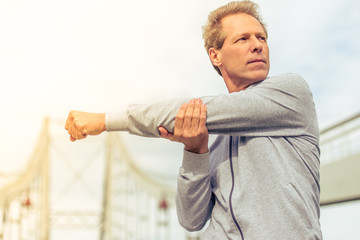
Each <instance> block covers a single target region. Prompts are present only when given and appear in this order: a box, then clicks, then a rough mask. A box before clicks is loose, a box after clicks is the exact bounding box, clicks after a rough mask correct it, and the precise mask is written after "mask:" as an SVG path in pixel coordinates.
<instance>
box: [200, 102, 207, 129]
mask: <svg viewBox="0 0 360 240" xmlns="http://www.w3.org/2000/svg"><path fill="white" fill-rule="evenodd" d="M206 112H207V108H206V105H205V104H202V105H201V113H200V122H199V126H200V127H206Z"/></svg>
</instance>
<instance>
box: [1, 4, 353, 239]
mask: <svg viewBox="0 0 360 240" xmlns="http://www.w3.org/2000/svg"><path fill="white" fill-rule="evenodd" d="M256 2H257V3H258V4H259V6H260V12H261V14H262V15H263V18H264V21H265V22H266V23H267V25H268V32H269V40H268V44H269V47H270V62H271V69H270V75H272V76H274V75H278V74H282V73H285V72H294V73H297V74H300V75H302V76H303V77H304V78H305V79H306V81H307V82H308V84H309V86H310V88H311V90H312V92H313V96H314V102H315V105H316V108H317V113H318V119H319V125H320V128H325V127H327V126H329V125H331V124H333V123H336V122H337V121H339V120H342V119H344V118H347V117H349V116H351V115H353V114H355V113H357V112H359V111H360V104H359V103H360V95H359V94H358V92H359V89H360V81H359V80H358V74H357V70H358V69H359V66H360V41H359V39H360V28H359V25H360V15H359V14H358V9H359V7H360V2H358V1H356V0H343V1H335V0H328V1H325V0H319V1H312V0H303V1H292V0H291V1H289V0H272V1H271V0H267V1H266V0H258V1H256ZM225 3H227V1H220V0H219V1H215V0H196V1H194V0H183V1H174V0H154V1H145V0H139V1H121V0H117V1H116V0H27V1H25V0H1V1H0V33H1V37H0V109H1V118H0V126H2V131H1V133H2V137H1V138H0V156H1V158H0V164H1V166H2V167H1V168H0V171H12V170H16V169H19V168H21V167H22V166H23V165H24V164H25V162H26V161H27V159H28V158H29V157H30V154H31V152H32V150H33V147H34V146H35V143H36V140H37V137H38V135H39V133H40V129H41V126H42V122H43V119H44V117H46V116H48V117H50V118H51V121H52V122H53V123H54V124H56V125H57V126H58V127H59V128H62V127H63V125H64V122H65V119H66V117H67V114H68V112H69V111H70V110H73V109H76V110H82V111H90V112H110V111H116V110H117V109H121V108H124V107H126V106H127V105H128V104H129V103H134V102H136V103H137V102H140V103H141V102H149V101H157V100H160V99H169V98H174V97H175V98H176V97H180V96H190V97H196V96H204V95H216V94H220V93H224V92H226V88H225V85H224V83H223V81H222V79H221V78H220V77H219V76H218V75H217V73H216V72H215V70H214V69H213V68H212V66H211V64H210V61H209V59H208V57H207V54H206V52H205V50H204V48H203V42H202V37H201V33H202V31H201V26H203V25H204V23H205V21H206V18H207V15H208V13H209V12H210V11H212V10H213V9H215V8H217V7H219V6H221V5H223V4H225ZM60 137H61V138H64V141H66V140H65V138H67V136H66V134H63V135H61V136H60ZM127 140H128V143H129V144H130V145H131V146H130V147H129V149H130V150H131V151H132V153H133V154H134V156H135V158H136V159H137V161H139V162H138V164H139V165H141V166H142V167H143V168H144V169H147V170H148V171H149V172H156V171H157V169H155V168H154V164H153V162H154V161H160V162H162V163H163V164H165V165H164V166H165V168H166V169H168V170H167V171H165V172H164V173H163V174H165V175H166V174H170V175H173V174H175V173H176V171H177V168H178V166H179V164H180V160H178V159H177V160H174V161H168V160H167V159H168V158H169V157H174V156H175V155H176V156H177V155H179V153H180V152H181V149H180V148H179V147H178V146H177V147H175V146H173V145H171V144H169V143H165V142H164V141H163V140H153V139H151V140H148V139H139V138H133V137H127ZM135 146H136V147H135ZM139 146H140V147H141V148H142V149H144V151H142V152H141V153H140V152H139V151H136V150H137V148H138V147H139ZM143 158H146V161H144V160H143ZM356 206H357V210H359V207H358V204H357V205H356V204H355V205H352V208H351V209H354V208H355V207H356ZM327 209H330V207H329V208H327ZM337 209H342V208H340V207H338V208H337ZM326 211H328V212H331V211H330V210H326V209H325V210H324V212H326ZM334 211H335V210H334ZM339 211H341V210H339ZM344 211H345V210H343V211H341V212H344ZM349 212H350V213H349V214H354V211H351V210H350V211H349ZM358 212H360V211H358ZM327 215H331V214H330V213H329V214H325V216H327ZM359 215H360V214H357V216H356V217H357V219H359ZM330 218H331V217H330ZM329 222H330V223H329V226H330V227H328V229H329V230H327V231H329V232H330V233H331V231H339V230H338V228H336V230H334V227H332V225H331V224H335V223H331V221H329ZM345 225H346V224H345V223H343V224H342V226H341V229H343V230H344V232H351V231H347V228H346V226H345ZM351 234H352V235H351V236H349V237H348V238H346V239H360V232H359V230H358V231H357V232H355V233H351ZM330 235H336V234H329V235H328V237H327V239H339V238H336V237H333V238H331V236H330Z"/></svg>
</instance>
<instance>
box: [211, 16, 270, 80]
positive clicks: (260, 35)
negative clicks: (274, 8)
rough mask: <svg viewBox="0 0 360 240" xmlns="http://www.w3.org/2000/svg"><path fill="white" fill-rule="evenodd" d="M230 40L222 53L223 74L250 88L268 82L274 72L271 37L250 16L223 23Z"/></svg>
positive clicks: (229, 17) (226, 41)
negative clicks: (262, 81)
mask: <svg viewBox="0 0 360 240" xmlns="http://www.w3.org/2000/svg"><path fill="white" fill-rule="evenodd" d="M222 26H223V33H224V34H225V36H226V38H225V41H224V45H223V47H222V48H221V49H220V50H218V54H217V55H218V58H219V63H220V66H219V68H220V70H221V73H222V75H223V77H224V79H225V77H228V78H229V79H231V81H232V82H233V83H234V84H235V85H236V84H245V85H247V86H248V85H250V84H252V83H254V82H258V81H261V80H264V79H265V78H266V77H267V75H268V73H269V68H270V63H269V47H268V45H267V42H266V40H267V36H266V33H265V31H264V29H263V27H262V26H261V24H260V23H259V22H258V21H257V20H256V19H255V18H254V17H252V16H250V15H247V14H235V15H230V16H226V17H225V18H223V19H222Z"/></svg>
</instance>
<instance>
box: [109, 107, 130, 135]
mask: <svg viewBox="0 0 360 240" xmlns="http://www.w3.org/2000/svg"><path fill="white" fill-rule="evenodd" d="M105 126H106V131H107V132H112V131H128V116H127V111H126V110H125V109H124V110H122V111H119V112H116V113H106V114H105Z"/></svg>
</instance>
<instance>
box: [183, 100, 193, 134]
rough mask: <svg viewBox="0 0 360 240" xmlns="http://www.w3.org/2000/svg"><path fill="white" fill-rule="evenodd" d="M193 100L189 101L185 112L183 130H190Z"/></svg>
mask: <svg viewBox="0 0 360 240" xmlns="http://www.w3.org/2000/svg"><path fill="white" fill-rule="evenodd" d="M194 104H195V101H194V100H190V102H189V105H188V107H187V109H186V112H185V118H184V125H183V128H191V121H192V117H193V113H194Z"/></svg>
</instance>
